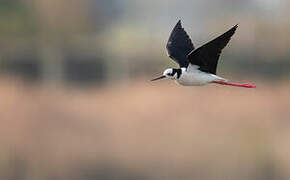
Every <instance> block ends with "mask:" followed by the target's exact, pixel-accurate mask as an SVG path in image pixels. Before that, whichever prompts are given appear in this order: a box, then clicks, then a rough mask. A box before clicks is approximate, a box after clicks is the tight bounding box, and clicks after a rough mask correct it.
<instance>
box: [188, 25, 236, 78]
mask: <svg viewBox="0 0 290 180" xmlns="http://www.w3.org/2000/svg"><path fill="white" fill-rule="evenodd" d="M237 27H238V25H236V26H234V27H233V28H231V29H230V30H229V31H227V32H226V33H224V34H223V35H221V36H219V37H218V38H216V39H214V40H212V41H210V42H208V43H207V44H205V45H203V46H202V47H200V48H198V49H196V50H195V51H193V52H191V53H190V54H189V55H188V60H189V62H190V63H191V64H194V65H198V66H199V69H200V70H201V71H204V72H208V73H211V74H216V68H217V64H218V59H219V57H220V54H221V52H222V49H223V48H224V47H225V46H226V45H227V44H228V42H229V41H230V39H231V37H232V36H233V35H234V33H235V31H236V29H237Z"/></svg>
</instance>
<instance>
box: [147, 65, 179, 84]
mask: <svg viewBox="0 0 290 180" xmlns="http://www.w3.org/2000/svg"><path fill="white" fill-rule="evenodd" d="M180 75H181V69H173V68H170V69H166V70H165V71H164V72H163V75H162V76H160V77H158V78H155V79H152V80H151V81H156V80H159V79H164V78H167V79H172V80H176V79H178V78H179V77H180Z"/></svg>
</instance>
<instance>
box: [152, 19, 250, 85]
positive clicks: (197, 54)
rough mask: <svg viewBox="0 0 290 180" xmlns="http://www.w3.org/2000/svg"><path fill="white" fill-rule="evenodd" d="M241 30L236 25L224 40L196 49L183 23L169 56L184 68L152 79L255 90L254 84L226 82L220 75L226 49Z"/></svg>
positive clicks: (173, 34) (175, 31) (176, 31)
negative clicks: (223, 52) (222, 58)
mask: <svg viewBox="0 0 290 180" xmlns="http://www.w3.org/2000/svg"><path fill="white" fill-rule="evenodd" d="M237 28H238V25H235V26H234V27H233V28H231V29H230V30H228V31H227V32H225V33H224V34H222V35H221V36H219V37H217V38H216V39H214V40H212V41H210V42H208V43H206V44H205V45H203V46H201V47H199V48H197V49H195V48H194V45H193V44H192V42H191V39H190V37H189V36H188V35H187V33H186V31H185V30H184V28H183V27H182V25H181V21H180V20H179V21H178V23H177V24H176V25H175V27H174V29H173V30H172V32H171V35H170V37H169V40H168V42H167V45H166V49H167V52H168V56H169V57H170V58H171V59H173V60H174V61H175V62H177V63H178V64H179V67H180V68H178V69H175V68H170V69H166V70H165V71H164V73H163V75H162V76H160V77H158V78H155V79H152V81H156V80H159V79H163V78H168V79H172V80H175V81H177V82H178V83H179V84H181V85H184V86H201V85H206V84H209V83H216V84H221V85H230V86H237V87H245V88H255V86H254V85H252V84H251V83H247V84H239V83H230V82H228V81H227V80H226V79H224V78H222V77H220V76H217V75H216V69H217V64H218V60H219V57H220V54H221V52H222V49H223V48H224V47H225V46H226V45H227V44H228V42H229V41H230V39H231V37H232V36H233V35H234V33H235V31H236V29H237Z"/></svg>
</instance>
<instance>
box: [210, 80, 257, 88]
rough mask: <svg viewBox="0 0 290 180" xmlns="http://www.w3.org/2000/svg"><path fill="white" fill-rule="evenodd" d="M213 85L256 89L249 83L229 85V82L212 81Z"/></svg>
mask: <svg viewBox="0 0 290 180" xmlns="http://www.w3.org/2000/svg"><path fill="white" fill-rule="evenodd" d="M213 83H216V84H221V85H227V86H236V87H244V88H256V86H255V85H253V84H251V83H246V84H239V83H231V82H223V81H213Z"/></svg>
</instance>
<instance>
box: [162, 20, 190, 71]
mask: <svg viewBox="0 0 290 180" xmlns="http://www.w3.org/2000/svg"><path fill="white" fill-rule="evenodd" d="M166 49H167V51H168V56H169V57H170V58H171V59H173V60H174V61H175V62H177V63H178V64H179V66H180V67H187V66H188V63H189V62H188V59H187V55H188V54H189V53H190V52H191V51H193V50H194V46H193V44H192V42H191V39H190V38H189V36H188V35H187V33H186V32H185V30H184V29H183V27H182V25H181V21H180V20H179V21H178V22H177V24H176V25H175V27H174V29H173V30H172V32H171V34H170V37H169V39H168V42H167V45H166Z"/></svg>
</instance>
